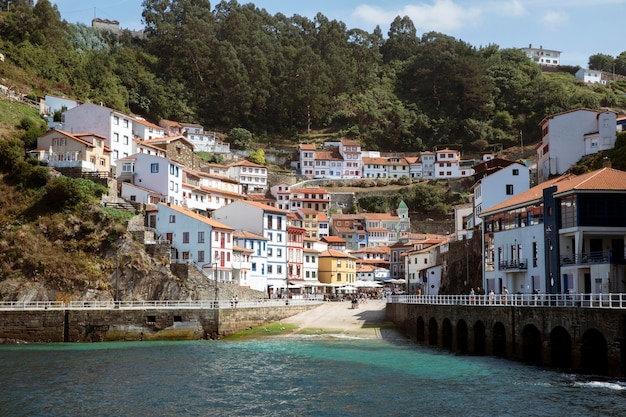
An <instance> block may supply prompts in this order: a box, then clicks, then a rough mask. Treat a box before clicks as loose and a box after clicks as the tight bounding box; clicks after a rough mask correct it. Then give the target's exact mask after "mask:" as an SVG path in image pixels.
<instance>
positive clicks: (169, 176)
mask: <svg viewBox="0 0 626 417" xmlns="http://www.w3.org/2000/svg"><path fill="white" fill-rule="evenodd" d="M119 165H120V166H121V169H119V170H118V176H117V179H118V181H119V182H121V185H122V190H121V192H122V197H123V198H125V199H127V200H130V201H137V202H139V203H144V204H149V203H154V201H142V200H140V198H145V194H143V193H142V194H133V192H134V191H136V190H137V188H136V187H125V186H124V185H125V184H130V185H135V186H138V187H141V188H142V189H145V190H150V191H151V192H152V194H155V193H158V194H160V195H161V196H163V199H162V200H161V201H159V202H164V203H168V204H172V205H177V206H179V205H182V203H183V166H182V165H180V164H178V163H177V162H174V161H172V160H170V159H167V158H162V157H159V156H156V155H148V154H143V153H137V154H134V155H131V156H129V157H126V158H122V159H120V161H119Z"/></svg>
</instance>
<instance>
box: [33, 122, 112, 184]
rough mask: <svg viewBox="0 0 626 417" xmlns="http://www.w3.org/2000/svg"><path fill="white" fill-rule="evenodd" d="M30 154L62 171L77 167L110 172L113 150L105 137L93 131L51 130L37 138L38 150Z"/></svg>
mask: <svg viewBox="0 0 626 417" xmlns="http://www.w3.org/2000/svg"><path fill="white" fill-rule="evenodd" d="M29 154H30V155H31V156H32V157H34V158H36V159H37V160H38V161H40V162H41V163H43V164H46V165H48V166H51V167H55V168H58V169H59V170H63V169H67V170H76V171H79V172H93V173H98V172H99V173H102V174H106V175H109V173H110V171H111V166H110V161H111V150H110V149H109V148H108V147H106V145H105V139H104V138H103V137H101V136H97V135H94V134H93V133H75V134H72V133H68V132H65V131H62V130H57V129H53V130H48V131H47V132H46V133H44V134H43V135H41V136H39V137H38V138H37V149H35V150H32V151H30V152H29Z"/></svg>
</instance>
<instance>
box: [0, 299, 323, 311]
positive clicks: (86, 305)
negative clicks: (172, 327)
mask: <svg viewBox="0 0 626 417" xmlns="http://www.w3.org/2000/svg"><path fill="white" fill-rule="evenodd" d="M321 303H322V300H320V299H319V298H305V299H286V298H283V299H280V298H277V299H259V300H258V301H238V302H237V303H233V302H232V301H230V300H218V301H214V300H152V301H95V300H92V301H70V302H68V303H65V302H63V301H0V310H113V309H120V310H145V309H161V310H164V309H165V310H166V309H214V308H260V307H284V306H285V305H290V306H303V305H312V304H321Z"/></svg>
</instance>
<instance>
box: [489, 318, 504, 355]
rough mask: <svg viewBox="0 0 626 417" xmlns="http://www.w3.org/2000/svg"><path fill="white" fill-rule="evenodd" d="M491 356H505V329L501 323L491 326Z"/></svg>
mask: <svg viewBox="0 0 626 417" xmlns="http://www.w3.org/2000/svg"><path fill="white" fill-rule="evenodd" d="M492 332H493V341H492V343H493V346H492V347H493V355H494V356H506V329H505V328H504V324H502V322H496V324H494V325H493V329H492Z"/></svg>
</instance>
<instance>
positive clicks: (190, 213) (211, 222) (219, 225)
mask: <svg viewBox="0 0 626 417" xmlns="http://www.w3.org/2000/svg"><path fill="white" fill-rule="evenodd" d="M159 206H163V207H169V208H171V209H172V210H174V211H177V212H178V213H181V214H184V215H185V216H189V217H191V218H193V219H195V220H198V221H201V222H203V223H206V224H208V225H210V226H211V227H214V228H219V229H224V230H235V229H233V228H232V227H230V226H226V225H225V224H222V223H220V222H218V221H215V220H213V219H211V218H209V217H206V216H202V215H200V214H198V213H196V212H195V211H191V210H188V209H186V208H184V207H180V206H174V205H172V206H168V205H167V204H164V203H159Z"/></svg>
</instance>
